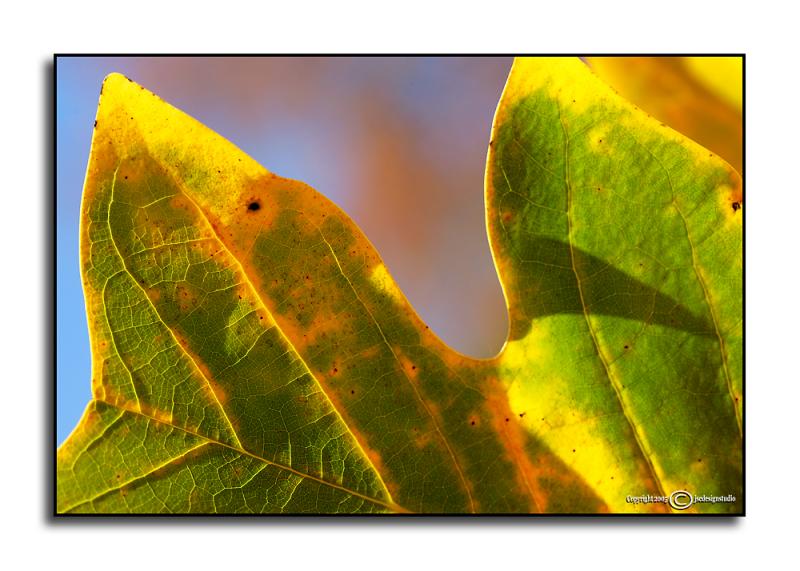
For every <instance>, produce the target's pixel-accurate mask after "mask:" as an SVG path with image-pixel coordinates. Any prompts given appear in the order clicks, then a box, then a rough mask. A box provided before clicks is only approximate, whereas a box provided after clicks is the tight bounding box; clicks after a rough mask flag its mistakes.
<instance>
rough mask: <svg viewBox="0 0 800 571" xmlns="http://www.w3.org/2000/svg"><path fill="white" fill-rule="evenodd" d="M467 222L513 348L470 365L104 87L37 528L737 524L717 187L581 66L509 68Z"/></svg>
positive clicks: (731, 375) (352, 268) (306, 212)
mask: <svg viewBox="0 0 800 571" xmlns="http://www.w3.org/2000/svg"><path fill="white" fill-rule="evenodd" d="M486 198H487V223H488V230H489V238H490V242H491V247H492V251H493V254H494V257H495V261H496V265H497V269H498V272H499V275H500V279H501V283H502V286H503V290H504V292H505V295H506V299H507V302H508V307H509V315H510V322H511V328H510V332H509V339H508V342H507V344H506V346H505V347H504V349H503V351H502V352H501V353H500V354H499V355H498V356H497V357H495V358H493V359H488V360H476V359H471V358H469V357H466V356H464V355H461V354H459V353H457V352H456V351H453V350H452V349H450V348H448V347H447V346H445V345H444V344H443V343H442V342H441V341H440V340H439V339H438V338H437V337H436V336H435V335H434V334H433V333H432V332H431V331H430V329H429V328H428V327H427V326H426V325H425V324H424V323H423V322H422V321H421V320H420V318H419V317H418V316H417V315H416V313H415V312H414V310H413V308H412V307H411V306H410V305H409V303H408V302H407V300H406V299H405V297H403V295H402V293H401V292H400V290H399V289H398V287H397V286H396V284H395V282H394V281H393V279H392V278H391V276H390V274H389V272H388V270H387V269H386V267H385V266H384V264H383V263H382V262H381V259H380V258H379V256H378V254H377V253H376V252H375V250H374V248H373V247H372V245H371V244H370V243H369V241H368V240H367V238H366V237H365V236H364V235H363V234H362V233H361V232H360V231H359V229H358V228H357V227H356V226H355V225H354V223H353V222H352V221H351V220H350V219H349V218H348V217H347V216H346V215H345V214H344V213H343V212H342V211H341V210H339V209H338V208H337V207H336V206H335V205H334V204H333V203H331V202H330V201H329V200H327V199H326V198H325V197H323V196H322V195H321V194H319V193H317V192H316V191H314V190H313V189H311V188H310V187H308V186H306V185H305V184H303V183H300V182H297V181H293V180H289V179H284V178H281V177H278V176H276V175H274V174H272V173H270V172H268V171H266V170H265V169H263V168H262V167H260V166H259V165H258V164H256V163H255V162H254V161H253V160H252V159H250V158H249V157H248V156H246V155H245V154H244V153H242V152H241V151H240V150H239V149H237V148H236V147H234V146H233V145H232V144H231V143H229V142H227V141H225V140H224V139H222V138H221V137H220V136H218V135H216V134H214V133H212V132H211V131H210V130H208V129H207V128H205V127H204V126H202V125H200V124H199V123H197V122H196V121H194V120H193V119H191V118H189V117H187V116H186V115H184V114H183V113H181V112H180V111H178V110H176V109H174V108H172V107H170V106H169V105H167V104H166V103H164V102H163V101H161V100H160V99H159V98H158V97H156V96H154V95H153V94H151V93H150V92H148V91H146V90H145V89H143V88H142V87H140V86H138V85H137V84H135V83H133V82H131V81H130V80H128V79H126V78H124V77H123V76H120V75H116V74H112V75H111V76H109V77H108V78H107V79H106V81H105V83H104V87H103V90H102V96H101V100H100V105H99V108H98V114H97V124H96V130H95V134H94V138H93V142H92V151H91V156H90V161H89V167H88V172H87V179H86V185H85V189H84V202H83V208H82V224H81V264H82V269H83V276H84V288H85V293H86V300H87V311H88V315H89V323H90V331H91V344H92V355H93V368H92V371H93V379H92V393H93V400H92V401H91V402H90V403H89V406H88V408H87V410H86V413H85V414H84V417H83V419H82V420H81V422H80V423H79V425H78V426H77V428H76V429H75V431H74V432H73V434H72V435H71V436H70V437H69V439H68V440H67V441H66V442H65V443H64V444H63V445H62V446H61V448H60V449H59V450H58V455H57V490H58V491H57V511H58V512H60V513H79V512H102V513H122V512H135V513H157V512H196V513H252V512H255V513H260V512H283V513H302V512H312V513H346V512H347V513H350V512H352V513H369V512H425V513H461V512H483V513H512V512H535V513H538V512H549V513H591V512H605V511H611V512H661V511H669V510H670V509H671V508H670V507H669V506H668V505H666V504H664V503H631V502H629V501H627V500H626V498H627V497H628V496H640V495H642V494H651V495H668V494H670V493H671V492H672V491H675V490H687V491H690V492H691V493H694V494H707V495H715V496H719V495H724V494H733V495H734V496H736V501H735V502H733V503H721V502H720V503H696V504H695V505H693V506H691V507H690V508H689V509H688V510H686V511H688V512H732V513H737V512H741V511H742V506H743V504H742V501H741V495H742V470H741V469H742V459H741V447H742V437H741V422H740V419H741V377H742V344H741V319H742V316H741V292H742V283H741V239H742V234H741V217H742V211H741V184H740V179H739V176H738V175H737V174H736V172H735V171H733V170H732V169H731V168H730V167H729V166H728V165H727V164H725V163H724V162H723V161H721V160H719V159H718V158H716V157H715V156H713V155H710V154H709V153H708V152H707V151H705V150H704V149H702V148H701V147H699V146H697V145H696V144H694V143H692V142H691V141H689V140H687V139H686V138H685V137H683V136H681V135H679V134H677V133H675V132H674V131H671V130H670V129H669V128H667V127H663V126H661V125H660V124H659V123H658V122H656V121H654V120H652V119H649V118H648V117H646V116H645V115H644V114H643V113H642V112H640V111H638V110H637V109H636V108H634V107H632V106H631V105H630V104H628V103H626V102H625V101H624V100H622V99H621V98H619V97H618V96H616V95H615V94H614V93H613V92H611V90H610V89H608V88H607V87H606V86H605V85H604V84H602V83H601V82H600V81H599V80H597V79H596V78H594V76H593V75H592V74H591V72H589V71H588V69H587V68H586V67H585V66H584V65H583V64H582V63H581V62H580V61H579V60H576V59H572V58H566V59H565V58H552V59H550V58H531V59H519V60H517V61H516V62H515V64H514V67H513V69H512V71H511V74H510V76H509V80H508V83H507V85H506V88H505V91H504V94H503V97H502V99H501V101H500V104H499V107H498V110H497V114H496V117H495V124H494V127H493V130H492V141H491V143H490V153H489V158H488V166H487V177H486ZM733 204H736V205H737V206H736V208H733V207H732V205H733Z"/></svg>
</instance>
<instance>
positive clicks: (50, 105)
mask: <svg viewBox="0 0 800 571" xmlns="http://www.w3.org/2000/svg"><path fill="white" fill-rule="evenodd" d="M42 74H43V75H44V81H43V87H44V93H43V97H42V101H43V104H44V109H43V110H42V111H43V117H44V121H43V125H44V133H42V135H43V136H42V141H43V148H42V170H43V172H44V181H45V183H44V187H43V188H42V193H43V195H44V196H43V198H44V200H42V212H41V213H40V216H41V217H42V220H43V222H44V228H45V239H44V242H43V244H44V251H43V252H42V265H43V267H42V274H43V275H44V276H45V284H46V285H45V287H44V288H42V296H43V298H44V299H43V300H42V306H43V307H44V311H43V312H42V318H43V323H42V324H41V325H42V329H41V330H42V337H43V339H42V363H43V364H44V376H43V378H42V394H43V395H44V399H43V402H42V406H43V410H42V412H43V417H44V423H45V425H44V431H43V436H44V442H43V443H42V453H43V455H44V458H43V460H44V462H43V463H42V465H43V466H44V478H43V479H42V483H43V485H44V489H43V498H44V514H43V515H44V519H45V523H52V522H53V521H54V515H55V506H56V488H55V486H56V449H57V444H58V443H57V440H56V439H57V435H56V422H55V420H56V396H55V391H56V291H57V285H58V284H57V281H56V279H57V278H56V269H55V267H56V257H55V252H56V194H55V191H56V178H55V177H56V166H55V160H56V153H55V147H56V136H55V121H56V112H55V106H56V95H55V74H56V68H55V58H54V59H53V60H50V61H45V62H44V65H43V66H42ZM51 288H52V289H51Z"/></svg>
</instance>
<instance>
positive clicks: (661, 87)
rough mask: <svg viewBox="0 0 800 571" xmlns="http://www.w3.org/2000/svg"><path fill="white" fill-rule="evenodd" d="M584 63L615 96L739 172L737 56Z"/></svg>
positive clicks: (740, 134) (598, 59)
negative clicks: (711, 153) (618, 95)
mask: <svg viewBox="0 0 800 571" xmlns="http://www.w3.org/2000/svg"><path fill="white" fill-rule="evenodd" d="M586 60H587V62H588V63H589V65H590V66H591V67H592V69H593V70H594V71H595V73H596V74H597V75H599V76H600V78H601V79H603V80H604V81H606V82H608V84H609V85H611V87H613V88H614V89H616V90H617V91H618V92H619V94H620V95H622V96H623V97H625V98H626V99H628V100H629V101H631V102H632V103H635V104H636V105H637V106H639V107H640V108H642V109H643V110H644V111H646V112H647V113H650V114H651V115H653V117H655V118H656V119H659V120H660V121H662V122H664V123H666V124H667V125H669V126H670V127H672V128H673V129H676V130H677V131H680V132H681V133H683V134H684V135H686V136H687V137H689V138H690V139H693V140H695V141H697V142H698V143H700V144H701V145H703V146H705V147H707V148H708V149H709V150H711V151H714V152H715V153H717V154H719V156H721V157H722V158H723V159H725V160H726V161H728V162H729V163H730V164H731V166H733V167H734V168H735V169H736V170H738V171H739V172H741V170H742V159H743V155H742V151H743V149H744V145H743V131H742V80H743V77H742V64H743V59H742V57H740V56H727V57H709V56H702V57H685V56H681V57H678V56H675V57H608V56H595V57H589V58H586Z"/></svg>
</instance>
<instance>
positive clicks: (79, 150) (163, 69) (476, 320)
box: [56, 57, 511, 444]
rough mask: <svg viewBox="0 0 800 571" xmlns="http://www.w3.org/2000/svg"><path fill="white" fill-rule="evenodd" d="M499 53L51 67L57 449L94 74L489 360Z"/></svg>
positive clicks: (497, 308) (78, 388)
mask: <svg viewBox="0 0 800 571" xmlns="http://www.w3.org/2000/svg"><path fill="white" fill-rule="evenodd" d="M510 67H511V58H504V57H487V58H481V57H469V58H457V57H447V58H429V57H419V58H417V57H396V58H377V57H375V58H373V57H369V58H334V57H332V58H305V57H302V58H255V57H250V58H194V57H193V58H153V57H141V58H139V57H136V58H99V57H87V58H83V57H81V58H59V59H58V62H57V80H56V100H57V101H56V102H57V116H56V126H57V131H56V139H57V140H56V145H57V167H56V177H57V193H58V196H57V209H56V219H57V241H58V244H57V252H56V264H57V269H56V271H57V279H58V288H57V292H56V295H57V363H56V368H57V370H56V375H57V377H56V378H57V382H58V391H57V402H56V409H57V410H56V413H57V414H56V419H57V420H56V429H57V441H58V443H59V444H60V443H61V442H62V441H63V440H64V439H66V437H67V436H68V435H69V432H70V431H71V430H72V428H73V427H74V426H75V425H76V424H77V422H78V420H79V419H80V416H81V414H82V413H83V409H84V408H85V406H86V403H87V402H88V401H89V399H90V398H91V394H90V377H91V366H90V362H91V361H90V359H91V358H90V352H89V338H88V332H87V325H86V315H85V309H84V301H83V292H82V289H81V281H80V267H79V263H78V222H79V213H80V198H81V192H82V187H83V179H84V175H85V170H86V164H87V160H88V157H89V146H90V144H91V136H92V125H93V122H94V115H95V110H96V107H97V98H98V96H99V93H100V84H101V83H102V80H103V77H105V76H106V75H107V74H108V73H110V72H112V71H117V72H120V73H123V74H125V75H127V76H128V77H130V78H131V79H133V80H134V81H136V82H138V83H140V84H141V85H143V86H145V87H146V88H148V89H149V90H151V91H153V92H155V93H157V94H158V95H159V96H161V97H162V98H163V99H164V100H166V101H168V102H169V103H171V104H172V105H174V106H176V107H178V108H179V109H181V110H183V111H185V112H186V113H188V114H189V115H191V116H193V117H194V118H196V119H198V120H199V121H200V122H202V123H204V124H205V125H207V126H208V127H210V128H211V129H213V130H214V131H216V132H217V133H220V134H221V135H222V136H224V137H226V138H227V139H229V140H230V141H232V142H233V143H235V144H236V145H237V146H238V147H240V148H241V149H242V150H244V151H245V152H246V153H248V154H249V155H250V156H252V157H253V158H254V159H256V160H257V161H258V162H259V163H261V164H262V165H263V166H264V167H266V168H267V169H269V170H270V171H273V172H275V173H276V174H278V175H281V176H285V177H290V178H295V179H298V180H302V181H303V182H306V183H308V184H310V185H311V186H313V187H314V188H315V189H316V190H318V191H319V192H321V193H323V194H324V195H326V196H327V197H328V198H330V199H331V200H333V201H334V202H335V203H336V204H338V205H339V206H340V207H341V208H342V209H343V210H344V211H345V212H347V214H348V215H350V217H351V218H353V219H354V220H355V222H356V223H357V224H358V225H359V227H360V228H361V229H362V230H363V231H364V232H365V233H366V235H367V236H368V237H369V239H370V240H371V241H372V243H373V244H374V245H375V246H376V248H377V249H378V252H379V253H380V255H381V256H382V257H383V260H384V261H385V263H386V265H387V267H388V268H389V271H390V272H391V273H392V275H393V276H394V278H395V280H396V281H397V282H398V284H399V285H400V287H401V288H402V290H403V292H404V293H405V295H406V297H408V299H409V300H410V302H411V304H412V305H413V306H414V308H415V309H416V310H417V312H418V313H419V314H420V316H421V317H422V319H423V320H425V322H426V323H428V325H430V327H431V328H432V329H433V330H434V331H435V332H436V333H437V334H438V335H439V336H440V337H442V338H443V339H444V340H445V341H446V342H447V343H448V344H450V345H451V346H452V347H453V348H455V349H457V350H459V351H462V352H464V353H466V354H468V355H472V356H475V357H490V356H492V355H494V354H495V353H497V352H498V351H499V350H500V348H501V347H502V345H503V342H504V341H505V336H506V328H507V323H508V317H507V314H506V309H505V304H504V301H503V295H502V291H501V289H500V283H499V281H498V279H497V276H496V273H495V269H494V265H493V262H492V257H491V253H490V251H489V244H488V241H487V237H486V226H485V222H484V204H483V174H484V167H485V163H486V151H487V145H488V142H489V131H490V128H491V123H492V118H493V116H494V110H495V107H496V105H497V101H498V99H499V97H500V93H501V92H502V89H503V85H504V83H505V79H506V76H507V74H508V71H509V69H510Z"/></svg>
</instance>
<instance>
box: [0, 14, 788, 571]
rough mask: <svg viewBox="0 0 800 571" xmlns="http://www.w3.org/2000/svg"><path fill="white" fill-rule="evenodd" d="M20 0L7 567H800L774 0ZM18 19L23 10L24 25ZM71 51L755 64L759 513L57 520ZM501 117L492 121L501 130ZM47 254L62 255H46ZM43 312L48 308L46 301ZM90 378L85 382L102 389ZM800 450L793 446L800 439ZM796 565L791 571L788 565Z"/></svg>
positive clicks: (748, 202) (10, 67) (9, 122)
mask: <svg viewBox="0 0 800 571" xmlns="http://www.w3.org/2000/svg"><path fill="white" fill-rule="evenodd" d="M480 4H482V7H481V8H474V7H468V6H467V5H468V3H467V2H466V1H465V0H462V1H461V2H452V3H450V4H445V3H435V2H434V1H433V0H427V1H404V2H400V3H396V4H395V3H380V2H374V1H373V2H368V3H367V2H365V3H362V4H361V6H360V7H359V3H357V2H341V1H328V2H320V3H319V5H318V6H316V7H315V6H314V5H313V4H312V3H311V2H293V3H290V2H283V3H281V4H280V5H271V4H270V3H268V2H265V1H262V2H258V3H253V4H252V5H250V6H248V5H247V4H246V3H243V2H235V1H232V0H226V1H225V2H213V3H211V2H209V3H203V2H199V1H196V2H191V3H189V2H166V1H163V0H162V1H160V2H150V1H137V2H130V3H113V4H112V3H110V2H108V1H107V0H106V2H85V3H83V7H79V6H78V5H77V3H76V2H59V3H57V4H53V5H51V6H45V5H38V6H34V5H33V3H29V4H26V7H25V8H23V9H21V10H22V11H19V8H18V6H21V3H8V4H7V5H6V6H5V7H4V10H3V11H4V14H3V32H2V35H1V37H0V41H1V42H2V48H3V49H2V62H3V63H2V69H1V70H0V73H1V74H2V75H0V78H2V79H1V80H0V81H1V82H2V90H0V97H2V107H0V112H1V113H2V115H0V116H1V117H2V123H1V124H2V131H0V132H1V133H2V136H0V146H1V150H2V152H0V165H2V168H3V175H4V176H3V177H2V181H3V182H2V190H1V191H0V192H2V196H3V205H2V212H3V214H4V220H3V223H2V224H0V228H2V238H3V241H2V244H3V250H2V251H3V253H4V256H3V259H4V262H3V266H2V267H3V270H2V275H3V278H2V280H0V281H1V282H2V297H0V300H2V309H3V312H2V318H3V323H2V324H3V326H2V328H0V335H2V343H1V344H0V347H2V356H3V359H4V361H5V363H6V364H7V366H6V367H5V368H4V370H3V373H2V375H0V381H1V382H2V389H1V390H0V396H1V397H2V401H0V403H2V411H0V419H2V427H1V428H2V432H0V435H2V437H3V444H4V446H3V449H2V451H0V457H2V463H1V464H0V465H2V469H0V477H2V487H1V488H0V490H2V494H3V497H2V502H0V509H2V510H3V514H2V526H3V530H2V534H0V538H1V539H0V544H2V545H3V547H2V559H3V561H4V562H5V563H4V567H6V566H7V565H9V564H10V565H11V566H9V567H6V568H16V566H17V565H22V566H24V567H25V568H42V567H44V566H45V565H48V566H52V567H53V568H54V569H57V570H60V569H65V568H66V569H72V568H77V567H80V568H84V569H85V568H86V567H89V568H95V567H97V568H99V567H104V568H113V569H140V570H141V569H142V568H143V567H148V568H151V567H152V568H159V569H160V568H176V567H177V568H181V569H201V568H213V569H218V570H223V569H225V570H232V569H242V568H244V567H245V566H248V567H251V566H253V567H258V568H267V567H275V568H281V569H288V568H306V567H314V568H317V569H325V570H327V569H353V568H360V567H364V566H375V567H380V568H398V569H400V568H409V567H410V568H412V569H416V568H418V569H428V568H431V569H436V568H443V569H446V570H448V571H449V570H453V571H455V570H461V569H487V570H488V569H492V570H495V569H496V570H506V569H509V570H510V569H527V568H537V567H538V568H548V569H549V568H553V567H556V566H558V567H560V568H567V569H571V568H577V567H579V566H580V567H591V568H596V567H600V568H604V567H614V568H640V569H662V568H663V569H673V568H675V567H676V566H680V567H684V566H685V567H688V568H690V569H695V568H700V566H701V565H703V564H705V565H708V566H710V565H713V566H714V568H715V569H716V568H729V567H734V568H738V567H743V566H745V565H747V566H748V567H752V566H755V565H758V564H766V565H767V566H769V561H770V560H775V562H778V561H791V560H795V561H797V556H796V554H794V555H792V553H794V550H795V549H796V545H795V543H796V541H797V539H796V538H797V533H796V529H797V526H796V524H795V523H794V516H795V511H796V509H797V507H796V503H797V500H796V499H795V497H794V496H795V494H796V481H797V474H798V460H797V457H798V450H797V438H796V436H797V434H798V430H797V426H798V425H797V419H798V417H799V416H800V413H799V412H798V410H799V409H798V406H799V405H800V398H798V397H799V396H800V395H799V394H798V392H799V391H798V385H799V384H800V374H798V365H797V362H798V359H800V347H798V339H800V335H798V334H797V330H796V328H797V323H798V309H797V307H798V301H796V298H797V297H800V293H798V285H799V284H798V279H797V277H798V269H797V264H798V261H797V260H798V259H800V254H798V250H800V240H798V228H800V185H799V184H798V182H797V179H796V178H795V174H794V173H793V171H792V170H791V168H789V167H794V166H795V165H797V164H798V163H799V162H800V143H798V135H799V134H800V129H798V127H800V125H798V115H799V114H800V113H798V102H800V97H798V95H800V94H799V93H798V76H800V72H798V67H800V66H799V65H798V57H797V53H796V49H793V47H794V46H796V45H797V35H798V31H797V30H796V23H797V21H798V19H797V16H796V15H793V14H791V12H790V11H789V10H788V9H787V8H781V7H780V6H781V5H782V6H790V5H791V4H790V3H780V4H779V3H778V2H774V3H772V2H769V1H763V0H762V1H761V2H757V3H748V4H747V5H748V8H747V9H745V8H744V7H743V6H744V4H743V3H742V4H739V3H737V2H734V1H728V2H700V1H698V0H693V1H681V0H678V1H671V2H669V3H665V2H662V3H657V4H653V7H652V8H649V9H647V10H645V6H646V3H644V2H641V0H639V1H628V2H623V1H618V2H610V1H605V2H603V1H595V2H575V1H572V2H566V1H564V2H560V1H559V2H550V3H548V4H547V5H542V4H541V3H535V2H532V1H529V2H526V3H524V8H523V7H522V3H520V5H518V6H514V5H513V3H511V2H501V1H498V0H484V2H482V3H480ZM15 10H16V12H15ZM54 52H259V53H261V52H306V53H307V52H480V53H484V52H503V53H509V52H526V53H527V52H570V53H580V52H589V53H598V52H746V53H747V83H746V85H747V190H746V195H745V205H744V209H745V212H746V221H747V253H746V255H747V275H746V283H747V341H746V342H747V349H746V364H747V368H746V371H747V373H746V374H747V377H746V390H747V394H746V397H747V398H746V407H747V408H746V411H747V412H746V422H747V425H746V428H747V492H748V497H747V517H746V518H745V519H735V520H723V521H712V520H693V521H691V522H680V521H675V520H663V519H661V520H640V519H626V520H620V519H616V520H612V521H606V520H603V521H601V520H597V519H574V518H567V519H559V520H553V519H538V520H531V519H526V520H510V521H509V520H503V521H501V522H497V521H486V520H473V519H459V520H446V521H444V522H441V521H435V520H430V519H427V520H425V519H422V520H419V519H413V520H405V521H402V522H392V521H387V520H360V521H354V520H348V521H345V522H335V521H328V522H323V523H315V522H309V521H305V520H300V521H289V522H287V521H283V520H268V521H242V520H236V521H230V520H226V521H222V522H213V521H212V522H208V521H203V522H190V521H187V520H179V521H162V522H158V523H156V524H152V523H147V522H144V521H141V522H137V521H134V522H126V521H120V520H113V519H112V520H93V521H88V522H87V521H79V522H64V521H59V522H53V521H52V520H49V519H48V518H47V516H46V514H47V513H49V511H50V509H51V506H49V505H46V503H45V501H46V499H47V498H49V496H48V495H46V494H45V491H46V489H47V487H46V486H49V485H50V474H48V473H46V469H47V468H48V467H49V466H48V464H46V462H45V459H46V457H47V455H49V454H51V450H50V443H51V435H50V434H49V432H48V431H49V430H51V428H52V425H51V422H50V420H48V419H49V415H51V413H52V410H51V408H50V407H51V404H52V401H51V399H49V398H48V397H47V393H48V391H50V390H51V389H52V384H51V383H52V378H51V377H50V375H51V374H52V370H53V368H54V363H53V362H52V353H51V351H52V346H51V343H50V341H49V340H50V339H52V335H53V332H52V330H51V325H52V324H51V322H50V321H49V320H48V317H47V313H48V312H49V311H52V306H51V305H50V301H49V300H51V299H52V297H53V292H52V283H51V281H50V280H51V278H52V271H53V268H52V267H50V265H51V264H52V259H48V257H47V254H48V252H50V251H51V246H50V245H49V244H48V242H49V241H51V240H52V235H53V232H54V229H53V227H52V225H53V219H52V218H51V216H52V214H53V210H52V206H51V204H52V202H51V201H52V166H51V165H50V164H49V161H50V160H51V159H52V154H51V152H50V150H51V148H52V143H53V141H52V139H51V131H50V128H51V123H52V121H53V117H52V114H51V112H50V110H49V109H48V106H49V105H50V104H51V102H52V99H51V96H50V93H48V90H50V89H52V87H53V84H52V82H51V81H50V80H49V77H50V75H51V72H52V68H51V61H52V54H53V53H54ZM488 129H489V126H488V125H487V136H488ZM51 255H52V254H51ZM45 300H48V301H47V303H45ZM87 382H88V379H87ZM792 437H794V438H792ZM781 567H785V564H784V565H782V566H781Z"/></svg>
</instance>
